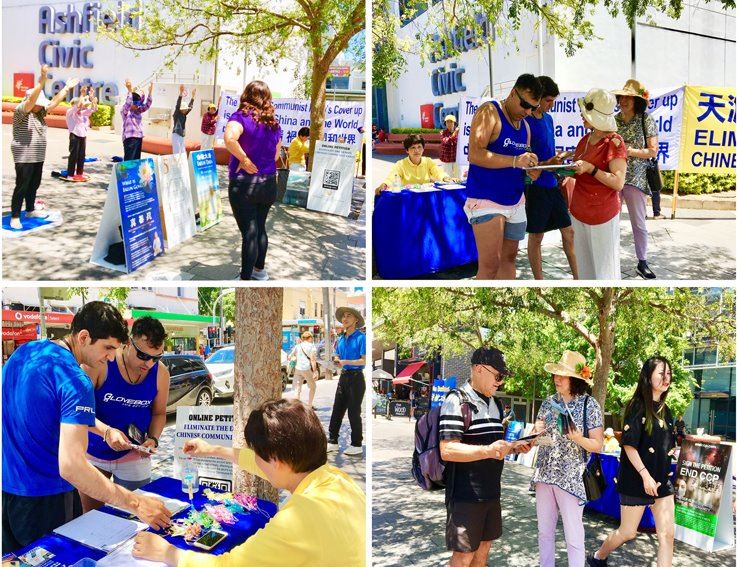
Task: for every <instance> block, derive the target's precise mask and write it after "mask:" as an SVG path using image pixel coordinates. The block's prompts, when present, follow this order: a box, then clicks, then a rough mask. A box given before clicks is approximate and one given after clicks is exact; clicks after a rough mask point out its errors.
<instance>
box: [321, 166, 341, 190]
mask: <svg viewBox="0 0 737 567" xmlns="http://www.w3.org/2000/svg"><path fill="white" fill-rule="evenodd" d="M339 185H340V171H336V170H334V169H326V170H325V175H323V177H322V187H323V189H331V190H333V191H337V190H338V186H339Z"/></svg>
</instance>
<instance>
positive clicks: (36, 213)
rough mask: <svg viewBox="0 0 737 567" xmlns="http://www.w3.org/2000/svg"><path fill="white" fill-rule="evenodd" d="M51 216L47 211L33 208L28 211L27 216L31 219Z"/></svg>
mask: <svg viewBox="0 0 737 567" xmlns="http://www.w3.org/2000/svg"><path fill="white" fill-rule="evenodd" d="M48 216H49V213H46V212H44V211H38V210H36V209H34V210H32V211H31V212H30V213H26V218H29V219H45V218H46V217H48Z"/></svg>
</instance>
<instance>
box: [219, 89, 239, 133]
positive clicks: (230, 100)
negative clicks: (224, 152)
mask: <svg viewBox="0 0 737 567" xmlns="http://www.w3.org/2000/svg"><path fill="white" fill-rule="evenodd" d="M240 104H241V98H240V96H238V93H237V92H235V91H222V92H221V93H220V104H218V121H217V122H216V123H215V139H216V140H223V139H225V126H226V125H227V124H228V120H230V117H231V115H232V114H233V113H234V112H236V111H237V110H238V107H239V106H240Z"/></svg>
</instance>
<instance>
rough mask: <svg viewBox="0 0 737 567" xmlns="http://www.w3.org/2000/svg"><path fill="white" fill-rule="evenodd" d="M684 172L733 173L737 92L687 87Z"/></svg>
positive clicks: (682, 163)
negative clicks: (736, 94) (736, 99)
mask: <svg viewBox="0 0 737 567" xmlns="http://www.w3.org/2000/svg"><path fill="white" fill-rule="evenodd" d="M682 136H683V138H682V143H681V161H680V167H679V169H680V171H681V172H683V173H733V172H734V171H735V167H737V155H736V154H735V145H736V144H735V89H734V88H730V87H693V86H691V87H689V86H687V87H686V94H685V107H684V109H683V132H682Z"/></svg>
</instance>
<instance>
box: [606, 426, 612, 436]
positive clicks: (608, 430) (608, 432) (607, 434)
mask: <svg viewBox="0 0 737 567" xmlns="http://www.w3.org/2000/svg"><path fill="white" fill-rule="evenodd" d="M604 437H614V429H612V428H611V427H607V428H606V429H605V430H604Z"/></svg>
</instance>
